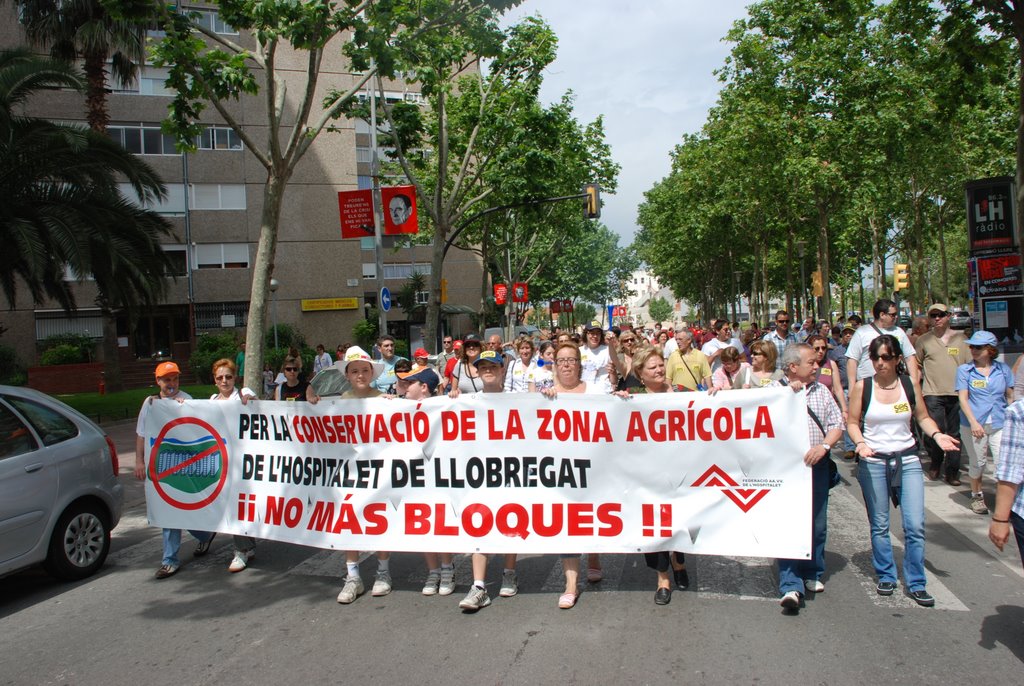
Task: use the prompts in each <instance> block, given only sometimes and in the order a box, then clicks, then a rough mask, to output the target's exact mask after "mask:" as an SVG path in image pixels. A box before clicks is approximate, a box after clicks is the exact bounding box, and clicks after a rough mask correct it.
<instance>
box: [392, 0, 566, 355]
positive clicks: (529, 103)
mask: <svg viewBox="0 0 1024 686" xmlns="http://www.w3.org/2000/svg"><path fill="white" fill-rule="evenodd" d="M477 18H478V21H475V22H473V23H467V24H466V25H465V26H464V27H463V30H462V31H461V32H452V33H449V34H442V33H434V34H431V36H430V37H429V38H427V39H425V40H424V41H421V42H420V44H419V46H420V49H419V50H418V51H417V52H415V53H414V54H412V55H410V56H408V57H407V59H408V60H409V62H410V65H411V68H414V69H415V80H416V81H418V82H419V84H420V87H421V91H422V93H423V94H424V96H426V100H427V105H426V107H425V108H423V109H420V108H418V107H414V106H410V105H403V104H398V105H395V106H390V105H388V104H387V103H386V102H382V107H383V111H384V120H385V121H386V122H387V132H386V133H387V134H388V135H389V136H390V142H392V143H393V144H394V148H395V157H396V160H397V163H398V164H399V165H400V167H401V170H402V172H403V173H404V174H405V176H406V178H408V179H409V182H410V183H412V184H413V185H414V186H416V193H417V196H418V199H419V205H418V207H419V211H420V212H421V213H422V215H421V216H422V217H423V219H422V220H421V221H423V222H424V223H425V225H426V226H429V227H430V229H431V231H432V234H433V256H432V260H431V270H430V288H429V290H430V301H429V303H428V305H427V320H426V326H425V329H424V338H425V340H426V341H427V342H428V345H434V344H435V341H436V338H437V336H436V333H437V325H438V323H439V316H440V307H441V278H442V276H443V268H444V256H445V253H446V252H447V250H448V248H449V244H450V242H451V241H452V237H453V236H454V235H456V234H457V233H459V232H460V231H462V230H463V229H464V228H466V227H467V226H469V225H471V224H472V223H473V222H474V221H476V220H478V219H479V218H481V217H484V216H487V215H488V214H490V212H489V211H488V210H490V209H491V208H494V207H500V206H503V205H505V204H508V203H505V202H500V201H497V200H496V195H497V191H498V189H499V187H500V186H497V185H495V184H494V183H490V182H488V181H489V180H493V178H494V175H495V174H501V172H502V171H503V169H504V167H503V166H502V164H503V162H512V163H514V164H517V165H521V164H522V163H523V161H524V160H525V155H526V153H528V152H532V151H535V150H541V149H542V144H543V143H544V141H541V140H538V139H537V138H535V137H534V138H531V137H528V136H525V135H524V132H523V130H522V128H521V125H522V124H523V123H524V122H527V121H531V122H532V123H533V124H537V123H538V119H539V120H543V119H544V114H543V113H539V112H538V111H537V109H536V102H537V93H538V91H539V89H540V84H541V80H542V73H543V70H544V68H545V67H547V66H548V65H549V64H550V63H551V62H552V61H553V60H554V57H555V47H556V42H557V41H556V39H555V36H554V34H553V33H552V32H551V30H550V29H549V28H548V27H547V26H546V25H545V24H544V23H543V22H541V21H540V20H539V19H535V18H528V19H525V20H523V21H522V22H520V23H519V24H517V25H516V26H513V27H511V28H510V29H509V30H508V31H507V32H502V31H501V30H500V29H499V28H498V26H497V23H496V22H495V21H494V20H493V18H492V17H488V16H484V15H478V17H477ZM484 58H489V59H490V61H489V63H488V65H487V73H486V74H483V73H481V71H480V61H481V60H482V59H484ZM378 86H379V88H380V90H381V91H383V86H382V82H380V81H378ZM382 101H383V99H382ZM532 115H537V118H536V119H534V118H533V117H532ZM545 123H548V124H550V122H545ZM521 146H525V149H520V147H521ZM424 149H429V150H430V151H431V153H430V154H429V155H425V154H422V151H423V150H424ZM551 154H552V153H551V152H549V151H548V150H543V151H542V152H541V153H540V154H538V155H537V157H536V159H537V161H538V163H539V164H541V165H544V164H547V163H549V162H550V161H551V160H550V158H547V156H549V155H551ZM510 178H514V179H517V180H518V179H522V178H525V177H521V176H515V177H510ZM538 179H543V180H545V181H546V180H548V179H550V177H549V176H548V175H546V174H541V175H540V176H539V177H538ZM517 190H519V189H517ZM576 192H578V190H577V191H576ZM510 195H512V194H511V193H510V194H509V195H506V196H505V198H508V197H509V196H510ZM535 197H537V196H532V195H518V196H516V200H517V201H526V200H531V199H534V198H535Z"/></svg>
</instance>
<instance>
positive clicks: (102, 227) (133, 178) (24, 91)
mask: <svg viewBox="0 0 1024 686" xmlns="http://www.w3.org/2000/svg"><path fill="white" fill-rule="evenodd" d="M83 87H84V81H83V79H82V78H81V76H80V75H79V74H78V73H76V71H75V70H74V69H73V68H72V67H70V66H68V65H67V64H65V63H63V62H61V61H57V60H49V59H44V58H39V57H36V56H33V55H32V54H31V53H30V52H28V51H27V50H13V51H3V52H0V197H2V198H3V199H4V202H2V203H0V245H3V246H4V250H3V251H0V290H2V291H3V294H4V296H5V297H6V299H7V301H8V303H9V304H10V306H12V307H13V306H14V303H15V297H16V295H17V292H18V288H19V287H20V286H22V285H24V286H25V287H27V289H28V291H29V293H30V294H31V296H32V300H33V302H35V303H36V304H41V303H43V302H45V301H46V300H47V299H48V298H49V299H53V300H55V301H57V302H58V303H59V304H60V305H61V307H63V308H64V309H65V310H67V311H70V310H73V309H74V308H75V306H76V304H75V299H74V296H73V293H72V291H71V289H70V287H69V283H68V281H67V275H68V272H69V271H70V272H72V273H73V274H76V275H80V276H82V277H91V278H93V279H94V280H95V285H96V288H97V291H98V292H99V294H100V297H99V299H98V300H102V301H104V302H107V303H109V306H110V307H123V308H126V309H128V310H129V311H130V312H135V311H137V310H138V308H140V307H143V306H148V305H152V304H154V303H156V302H157V301H158V300H159V299H160V298H161V297H162V296H163V295H164V293H165V291H166V288H167V282H166V279H165V278H164V275H165V274H166V273H168V269H169V267H170V262H169V260H168V259H167V256H166V253H164V251H163V249H162V248H161V247H160V240H161V238H163V237H166V236H169V235H171V230H172V227H171V225H170V224H169V223H168V222H167V221H166V220H165V219H164V218H163V217H161V216H160V215H159V214H157V213H155V212H153V211H151V210H146V209H144V208H143V207H140V206H139V205H137V204H135V203H133V202H131V201H129V200H127V199H125V197H124V196H123V195H122V194H121V192H120V190H119V186H118V182H119V180H121V179H123V180H125V181H127V183H129V184H130V185H131V186H132V189H133V190H134V192H135V194H136V195H137V196H138V197H139V198H141V199H142V201H143V204H146V203H149V202H153V201H155V200H158V199H161V198H163V197H164V196H165V189H164V186H163V183H162V182H161V180H160V178H159V177H158V176H157V175H156V172H154V171H153V170H152V169H151V168H150V167H149V166H148V165H147V164H145V163H144V162H142V161H141V160H140V159H139V158H137V157H136V156H134V155H132V154H131V153H129V152H127V151H126V150H124V148H122V147H121V146H119V145H117V144H116V143H114V142H113V141H112V140H111V139H110V138H109V137H108V136H106V135H105V134H103V133H99V132H96V131H93V130H92V129H88V128H84V127H77V126H73V125H67V124H57V123H54V122H50V121H46V120H42V119H36V118H32V117H26V116H22V115H20V114H19V112H20V111H21V110H22V106H23V105H24V104H25V102H26V101H27V100H28V99H29V98H30V97H31V96H32V95H33V94H34V93H36V92H39V91H42V90H49V89H53V88H72V89H76V90H82V89H83Z"/></svg>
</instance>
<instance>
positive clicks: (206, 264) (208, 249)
mask: <svg viewBox="0 0 1024 686" xmlns="http://www.w3.org/2000/svg"><path fill="white" fill-rule="evenodd" d="M248 266H249V244H248V243H202V244H200V245H197V246H195V248H194V252H193V261H192V268H193V269H245V268H247V267H248Z"/></svg>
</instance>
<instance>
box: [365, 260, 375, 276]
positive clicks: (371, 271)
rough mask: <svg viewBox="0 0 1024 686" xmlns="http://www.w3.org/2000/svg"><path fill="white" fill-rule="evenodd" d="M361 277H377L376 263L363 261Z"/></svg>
mask: <svg viewBox="0 0 1024 686" xmlns="http://www.w3.org/2000/svg"><path fill="white" fill-rule="evenodd" d="M363 278H364V279H376V278H377V265H376V264H374V263H373V262H363Z"/></svg>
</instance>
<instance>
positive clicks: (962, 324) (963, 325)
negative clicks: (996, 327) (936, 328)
mask: <svg viewBox="0 0 1024 686" xmlns="http://www.w3.org/2000/svg"><path fill="white" fill-rule="evenodd" d="M970 327H971V313H970V312H967V311H965V310H953V314H952V316H951V317H950V318H949V328H951V329H969V328H970Z"/></svg>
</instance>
